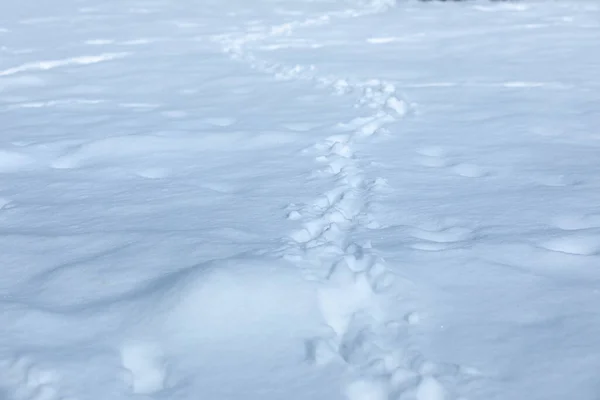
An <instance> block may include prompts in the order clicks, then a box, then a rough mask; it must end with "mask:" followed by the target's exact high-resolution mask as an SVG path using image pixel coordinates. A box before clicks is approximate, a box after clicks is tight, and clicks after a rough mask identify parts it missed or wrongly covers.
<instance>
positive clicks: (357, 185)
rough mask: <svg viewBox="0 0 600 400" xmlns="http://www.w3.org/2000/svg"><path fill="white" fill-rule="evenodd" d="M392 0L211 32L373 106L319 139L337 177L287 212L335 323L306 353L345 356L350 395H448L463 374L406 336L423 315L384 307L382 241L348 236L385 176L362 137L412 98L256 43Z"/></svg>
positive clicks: (291, 250)
mask: <svg viewBox="0 0 600 400" xmlns="http://www.w3.org/2000/svg"><path fill="white" fill-rule="evenodd" d="M392 3H393V2H389V1H385V0H372V1H370V2H369V3H367V4H364V3H363V4H362V5H359V6H357V8H355V9H347V10H342V11H334V12H330V13H325V14H321V15H318V16H315V17H310V18H307V19H304V20H298V21H294V22H288V23H284V24H280V25H276V26H271V27H264V28H263V29H262V31H260V32H256V31H253V32H241V33H233V34H225V35H218V36H215V37H214V38H213V40H214V41H215V42H216V43H217V44H219V45H220V46H221V49H222V50H223V51H224V52H225V53H227V54H228V55H229V56H230V57H231V58H232V59H234V60H237V61H240V62H243V63H246V64H247V65H249V66H250V67H251V68H253V69H254V70H257V71H261V72H264V73H268V74H271V75H273V76H275V77H276V78H278V79H283V80H300V81H306V82H310V83H312V84H314V86H315V87H327V88H330V89H331V91H333V92H334V93H337V94H345V93H353V94H354V93H359V94H360V95H359V104H358V105H359V106H360V107H361V108H363V109H369V110H371V113H370V115H368V116H367V117H356V118H354V119H352V120H351V121H340V123H339V124H338V128H339V127H342V128H343V131H345V132H342V133H339V134H335V135H332V136H329V137H327V138H325V139H324V140H322V141H320V142H318V143H316V144H315V146H314V149H315V152H316V155H317V157H316V160H317V161H318V162H320V163H322V164H324V165H325V171H319V172H324V173H325V174H328V175H329V176H330V177H331V175H333V178H334V179H333V182H334V186H333V187H331V188H330V189H329V190H328V191H327V192H325V193H323V194H322V195H321V196H320V197H319V198H317V199H315V200H314V202H313V204H312V205H310V206H309V207H308V209H304V210H300V211H299V210H293V211H291V212H290V214H289V215H288V218H289V219H292V220H296V221H298V223H299V227H298V229H296V230H295V231H293V232H291V233H290V234H289V244H288V246H287V247H286V248H285V250H284V252H283V253H284V257H285V258H287V259H289V260H292V261H294V262H295V263H296V264H297V265H299V266H301V267H302V269H303V271H304V272H305V275H306V276H307V279H316V280H317V281H318V282H320V283H321V286H320V289H319V292H318V296H319V304H320V308H321V314H322V317H323V320H324V321H325V322H326V324H327V325H328V326H329V332H326V333H324V334H323V335H322V336H321V337H318V338H312V339H308V340H307V342H306V348H307V358H308V359H309V360H310V361H312V362H314V363H315V364H317V365H321V364H326V363H328V362H331V361H334V360H336V361H340V360H341V361H342V362H344V363H345V364H346V365H347V371H348V383H347V384H346V387H345V388H344V392H345V394H346V396H347V397H348V398H349V399H350V400H384V399H392V398H393V399H403V398H411V399H417V400H441V399H447V398H450V397H454V396H452V395H451V393H450V390H449V389H448V388H446V387H444V385H443V384H442V382H441V380H440V379H439V377H440V376H447V375H453V374H457V373H458V372H460V371H459V369H458V367H456V366H447V365H446V366H443V365H439V364H435V363H432V362H429V361H427V360H426V359H425V358H424V357H423V356H422V355H421V354H420V353H419V352H418V350H415V349H414V348H412V347H411V346H410V345H408V344H407V343H406V342H405V338H406V330H407V329H410V328H409V327H408V325H411V324H415V323H418V314H417V313H412V314H409V315H408V316H407V318H406V320H405V321H402V322H399V321H397V320H394V317H395V316H391V315H388V313H386V311H385V305H384V304H385V302H386V301H392V302H393V301H394V292H398V289H399V288H398V285H397V284H395V283H394V279H393V276H392V274H391V271H390V270H389V269H388V268H387V267H386V264H385V261H384V260H383V259H382V258H381V257H379V256H378V255H377V251H376V249H373V248H372V246H371V245H370V244H369V243H362V244H359V243H356V242H354V241H353V240H352V237H351V236H352V235H351V233H352V231H354V230H356V229H360V228H366V229H368V228H376V227H377V224H376V222H374V221H371V220H370V218H369V214H368V208H369V203H370V201H371V200H372V198H373V197H374V195H375V193H376V191H377V190H378V188H380V187H381V186H382V183H383V182H385V180H383V179H382V178H375V179H373V178H369V177H367V175H366V173H365V171H364V169H363V167H362V162H361V160H360V159H359V158H358V157H357V156H356V154H355V150H354V148H355V145H356V144H357V143H360V142H364V141H367V140H368V139H369V138H370V137H371V136H373V135H375V134H377V133H379V132H381V131H383V130H384V129H385V127H386V126H387V125H390V124H393V123H395V122H397V121H399V120H400V119H401V118H403V117H404V116H405V115H406V114H407V113H408V112H409V111H410V106H409V105H408V103H407V102H406V101H405V100H403V99H402V98H401V96H400V95H399V94H398V93H397V90H396V87H395V85H394V84H392V83H391V82H386V81H384V80H381V79H376V78H375V79H368V80H364V81H351V80H347V79H344V78H343V77H339V76H331V75H329V76H323V75H321V74H319V72H318V71H317V69H316V68H315V67H314V66H311V65H308V66H307V65H286V64H284V63H278V62H273V61H267V60H264V59H261V58H260V57H259V56H257V55H256V54H255V53H253V51H252V46H253V45H260V44H261V42H262V41H266V40H269V39H276V38H278V37H283V36H289V35H291V34H293V32H294V31H295V30H297V29H300V28H309V27H311V26H323V25H327V24H330V23H332V22H334V21H335V20H339V19H348V18H358V17H362V16H367V15H373V14H377V13H381V12H385V11H386V10H388V9H389V8H390V7H392V6H393V4H392ZM396 301H397V300H396Z"/></svg>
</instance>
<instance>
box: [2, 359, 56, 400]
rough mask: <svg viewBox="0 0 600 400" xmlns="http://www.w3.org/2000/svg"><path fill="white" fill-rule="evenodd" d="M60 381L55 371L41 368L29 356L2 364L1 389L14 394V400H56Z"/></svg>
mask: <svg viewBox="0 0 600 400" xmlns="http://www.w3.org/2000/svg"><path fill="white" fill-rule="evenodd" d="M59 380H60V377H59V375H58V374H57V373H56V372H55V371H53V370H50V369H45V368H41V367H39V366H38V365H37V364H36V363H35V362H34V361H33V360H32V359H31V358H30V357H27V356H18V357H15V358H14V359H13V360H11V361H4V362H2V363H0V389H4V390H5V391H8V392H10V393H12V394H13V396H14V400H56V399H58V398H59Z"/></svg>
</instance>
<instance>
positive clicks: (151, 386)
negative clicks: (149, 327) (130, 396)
mask: <svg viewBox="0 0 600 400" xmlns="http://www.w3.org/2000/svg"><path fill="white" fill-rule="evenodd" d="M121 362H122V364H123V368H124V369H125V370H126V371H128V373H129V383H130V385H131V390H132V391H133V393H135V394H153V393H156V392H159V391H161V390H163V389H164V388H165V381H166V378H167V369H166V364H165V360H164V355H163V353H162V350H161V348H160V347H159V346H158V345H156V344H153V343H149V342H130V343H127V344H125V345H124V346H123V347H122V348H121Z"/></svg>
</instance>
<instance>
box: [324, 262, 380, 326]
mask: <svg viewBox="0 0 600 400" xmlns="http://www.w3.org/2000/svg"><path fill="white" fill-rule="evenodd" d="M372 296H373V292H372V289H371V285H370V283H369V281H368V279H367V276H366V274H364V273H355V272H353V271H352V270H350V268H348V266H347V265H345V264H344V263H338V264H336V265H334V266H333V267H332V269H331V271H330V272H329V276H328V277H327V282H326V283H325V285H324V286H323V287H322V288H320V289H319V291H318V297H319V306H320V308H321V315H322V316H323V318H324V319H325V322H326V323H327V324H328V325H329V326H330V327H331V328H332V329H333V331H334V332H335V333H336V335H337V336H338V337H343V336H344V334H345V333H346V331H347V328H348V326H349V325H350V322H351V320H352V317H353V316H354V315H355V314H356V313H357V312H359V311H361V310H363V309H366V308H369V306H370V305H371V301H372Z"/></svg>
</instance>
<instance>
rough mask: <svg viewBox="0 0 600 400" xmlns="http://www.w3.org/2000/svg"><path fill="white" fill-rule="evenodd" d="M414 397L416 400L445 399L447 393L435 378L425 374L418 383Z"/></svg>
mask: <svg viewBox="0 0 600 400" xmlns="http://www.w3.org/2000/svg"><path fill="white" fill-rule="evenodd" d="M415 397H416V400H445V399H446V398H447V393H446V390H445V389H444V387H443V386H442V384H441V383H440V382H439V381H438V380H437V379H435V378H434V377H431V376H426V377H424V378H422V380H421V382H420V383H419V386H418V387H417V391H416V396H415Z"/></svg>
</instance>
